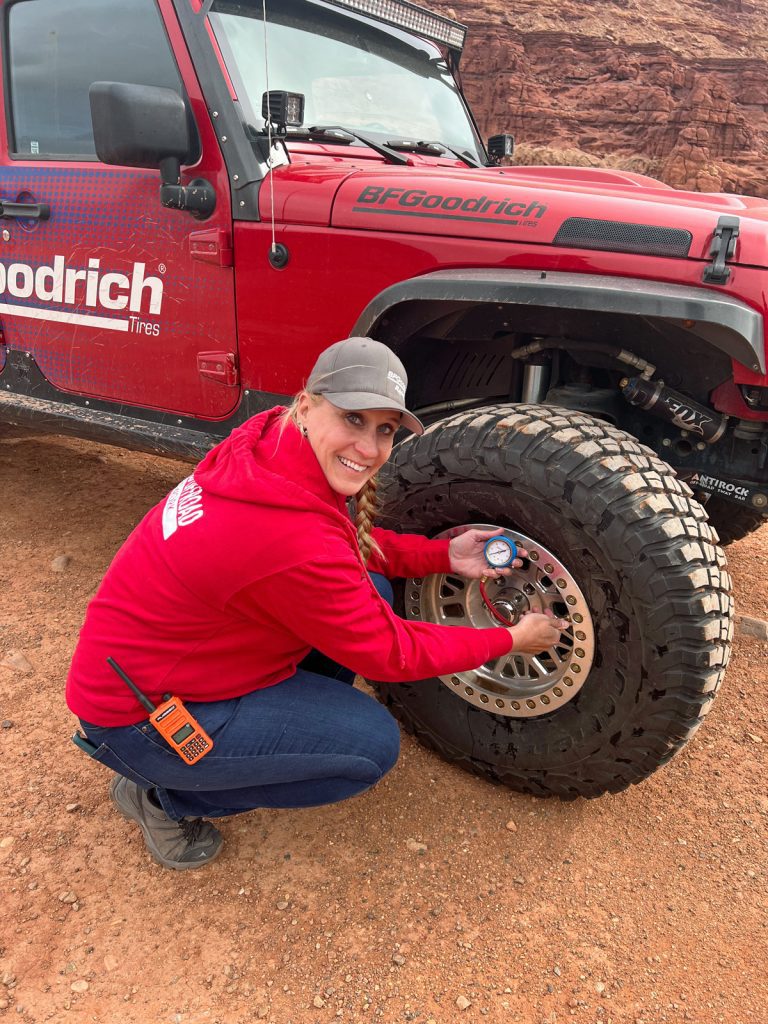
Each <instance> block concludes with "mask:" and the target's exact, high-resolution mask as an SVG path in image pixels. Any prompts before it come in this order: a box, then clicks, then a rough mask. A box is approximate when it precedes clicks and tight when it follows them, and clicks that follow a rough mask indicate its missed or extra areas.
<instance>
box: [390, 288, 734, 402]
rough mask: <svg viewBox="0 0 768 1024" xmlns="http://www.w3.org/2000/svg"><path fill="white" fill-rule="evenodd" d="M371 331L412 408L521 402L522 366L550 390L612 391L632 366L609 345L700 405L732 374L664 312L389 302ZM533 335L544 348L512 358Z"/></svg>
mask: <svg viewBox="0 0 768 1024" xmlns="http://www.w3.org/2000/svg"><path fill="white" fill-rule="evenodd" d="M371 333H373V334H374V336H375V337H377V338H379V339H380V340H381V341H384V342H386V343H387V344H389V345H391V346H392V347H393V348H395V349H396V350H397V351H398V353H399V354H400V357H401V359H402V360H403V362H404V364H405V366H406V369H407V370H408V374H409V400H410V401H411V403H412V404H413V406H414V407H415V408H424V407H428V406H430V405H431V404H434V403H440V402H446V401H460V400H470V399H477V400H478V402H479V401H482V400H483V399H488V398H500V397H503V398H505V399H511V400H513V401H519V400H520V398H521V393H522V387H523V376H524V370H525V365H526V364H530V363H534V364H542V365H545V366H547V367H548V369H549V387H550V388H552V387H557V386H561V385H572V386H573V385H576V386H579V385H580V386H584V387H589V388H600V389H612V390H614V391H615V390H616V389H617V384H618V381H619V380H620V379H621V377H623V376H626V375H627V374H631V373H632V370H631V368H630V367H628V366H627V365H626V364H622V362H621V361H620V360H618V359H617V358H616V357H615V355H613V351H614V350H615V353H618V352H620V351H621V350H624V351H628V352H631V353H632V354H633V355H635V356H638V357H640V358H641V359H644V360H646V361H647V362H649V363H651V364H652V365H653V366H654V367H656V371H655V376H656V377H657V378H660V379H663V380H664V381H665V383H666V384H667V385H668V386H669V387H673V388H678V389H680V390H682V391H684V392H685V394H687V395H689V396H690V397H692V398H696V399H698V400H699V401H702V402H706V401H707V399H708V396H709V394H710V392H711V391H712V390H713V389H714V388H715V387H717V386H718V385H719V384H721V383H722V382H723V381H724V380H727V379H729V378H730V376H731V360H730V357H729V356H728V355H727V354H726V353H725V352H723V351H722V350H721V349H718V348H715V347H713V346H712V345H711V344H710V343H708V342H707V341H706V340H705V339H703V338H702V337H699V336H697V335H695V334H692V333H691V332H690V331H689V330H688V329H687V328H686V326H685V325H684V324H682V323H679V322H675V321H671V320H668V319H664V318H662V317H649V316H637V315H634V314H628V313H616V312H596V311H584V310H568V309H554V308H548V307H545V306H528V305H516V304H502V303H494V302H448V301H445V302H436V301H419V300H414V301H406V302H402V303H400V304H399V305H397V306H395V307H393V308H391V309H389V310H388V311H387V313H386V315H385V316H384V317H382V318H381V320H380V321H379V322H378V323H377V324H376V325H375V330H374V331H372V332H371ZM534 339H541V340H542V341H543V346H542V347H543V351H541V352H540V353H539V354H537V355H535V356H532V357H531V358H529V359H525V360H518V359H515V358H511V356H512V353H513V352H514V351H515V350H516V349H517V350H519V349H521V348H522V347H523V346H527V345H529V344H530V343H531V342H532V341H533V340H534ZM547 341H550V342H551V343H552V345H551V347H549V346H547V344H546V343H547Z"/></svg>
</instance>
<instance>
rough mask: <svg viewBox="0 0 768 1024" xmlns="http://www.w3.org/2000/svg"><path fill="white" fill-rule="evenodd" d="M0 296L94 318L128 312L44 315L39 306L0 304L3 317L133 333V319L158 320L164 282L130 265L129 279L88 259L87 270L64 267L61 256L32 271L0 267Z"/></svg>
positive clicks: (21, 266)
mask: <svg viewBox="0 0 768 1024" xmlns="http://www.w3.org/2000/svg"><path fill="white" fill-rule="evenodd" d="M0 296H5V297H8V296H10V297H13V298H15V299H35V300H37V302H38V303H41V302H42V303H51V304H55V305H57V306H64V307H66V306H70V307H75V308H79V309H82V308H83V307H85V308H88V309H92V310H97V311H99V312H104V311H108V312H127V313H132V314H136V315H134V316H129V317H110V316H99V315H93V314H90V313H76V312H74V309H66V308H65V309H48V308H45V307H41V306H39V305H38V306H26V305H16V304H11V303H7V302H0V312H2V313H4V314H6V315H7V316H19V317H29V318H32V319H37V320H57V321H64V322H67V323H74V324H83V325H85V326H91V327H105V328H107V329H109V330H114V331H129V330H134V329H135V327H134V326H133V322H138V321H137V315H138V314H142V313H148V314H150V315H154V316H157V315H159V313H160V311H161V309H162V305H163V281H162V279H161V278H159V277H153V276H148V275H147V274H146V264H145V263H134V264H133V268H132V270H131V272H130V274H121V273H117V272H115V271H102V269H101V260H99V259H97V258H95V257H92V258H91V259H89V260H88V266H87V267H68V266H67V262H66V260H65V258H64V257H63V256H54V258H53V263H52V264H50V265H47V264H43V265H42V266H39V267H31V266H29V264H27V263H11V264H6V263H0Z"/></svg>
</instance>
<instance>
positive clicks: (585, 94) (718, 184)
mask: <svg viewBox="0 0 768 1024" xmlns="http://www.w3.org/2000/svg"><path fill="white" fill-rule="evenodd" d="M438 9H440V10H442V11H443V12H444V13H446V14H451V15H452V16H455V17H456V18H457V20H459V21H461V22H463V23H464V24H465V25H467V26H468V27H469V41H468V45H467V49H466V51H465V53H464V56H463V57H462V63H461V71H462V79H463V83H464V88H465V91H466V93H467V96H468V97H469V100H470V102H471V104H472V106H473V109H474V111H475V114H476V116H477V118H478V121H479V123H480V127H481V130H482V131H483V134H484V135H489V134H493V133H495V132H500V131H510V132H512V134H513V135H514V136H515V139H516V143H517V156H516V162H519V163H580V164H582V163H589V164H592V163H594V164H606V165H609V166H622V167H630V168H632V169H634V170H639V171H642V172H644V173H647V174H651V175H653V176H655V177H658V178H661V179H662V180H664V181H666V182H668V183H669V184H670V185H674V186H676V187H678V188H691V189H698V190H701V191H723V192H741V193H746V194H751V195H762V196H768V0H685V2H683V0H562V2H556V0H538V2H537V0H515V2H513V3H510V4H507V3H502V2H501V0H482V2H480V3H476V2H475V3H473V2H470V0H454V2H453V3H452V4H451V5H450V6H448V5H447V4H441V5H439V7H438Z"/></svg>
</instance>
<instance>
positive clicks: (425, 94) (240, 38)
mask: <svg viewBox="0 0 768 1024" xmlns="http://www.w3.org/2000/svg"><path fill="white" fill-rule="evenodd" d="M266 6H267V33H266V35H267V39H266V48H267V55H268V58H269V68H268V71H269V88H270V89H271V90H285V91H286V92H299V93H303V94H304V97H305V106H304V124H305V126H307V127H315V126H321V125H324V126H331V125H333V126H340V127H343V128H349V129H352V130H353V131H364V132H370V133H373V134H376V135H377V136H379V135H380V137H381V139H382V141H387V140H390V139H391V140H394V139H411V140H418V141H427V142H443V143H445V144H446V145H447V146H450V147H452V148H453V149H456V150H459V151H464V150H468V151H469V152H470V153H471V154H472V155H473V156H475V157H476V158H478V159H482V158H483V154H482V152H481V150H480V149H479V142H478V139H477V136H476V134H475V131H474V128H473V126H472V122H471V120H470V118H469V115H468V114H467V111H466V109H465V107H464V103H463V101H462V99H461V97H460V95H459V92H458V90H457V88H456V84H455V82H454V81H453V78H452V76H451V74H450V72H449V71H448V68H447V65H446V63H445V60H444V58H443V55H442V53H441V52H440V50H439V49H438V47H437V46H435V45H434V44H433V43H431V42H428V41H426V40H423V39H419V38H418V37H417V36H413V35H410V34H409V33H407V32H404V31H401V30H400V29H397V28H391V27H389V26H385V25H379V24H377V23H376V22H373V21H369V20H367V19H365V18H362V17H358V16H357V15H355V14H352V13H342V12H341V11H339V10H338V9H337V8H333V7H330V6H327V5H325V4H322V3H317V2H314V0H266ZM210 20H211V25H212V26H213V30H214V33H215V34H216V40H217V42H218V44H219V47H220V49H221V51H222V54H223V55H224V60H225V62H226V65H227V70H228V71H229V74H230V77H231V79H232V81H233V84H234V86H235V89H236V91H237V95H238V99H239V100H240V103H241V105H242V107H243V112H244V114H245V116H246V118H247V119H248V121H249V122H250V123H251V124H253V125H254V127H256V128H257V129H261V128H262V127H263V125H264V120H263V118H262V117H261V97H262V94H263V93H264V92H266V90H267V69H266V67H265V60H264V23H263V18H262V0H251V2H249V3H248V2H246V3H234V2H230V0H215V2H214V4H213V7H212V9H211V13H210ZM289 135H290V129H289Z"/></svg>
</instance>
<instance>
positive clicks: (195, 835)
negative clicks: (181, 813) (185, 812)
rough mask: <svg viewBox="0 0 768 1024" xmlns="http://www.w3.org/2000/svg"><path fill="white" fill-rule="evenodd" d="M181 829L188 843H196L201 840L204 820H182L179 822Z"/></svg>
mask: <svg viewBox="0 0 768 1024" xmlns="http://www.w3.org/2000/svg"><path fill="white" fill-rule="evenodd" d="M179 828H180V829H181V831H182V833H183V834H184V838H185V839H186V840H187V842H188V843H190V844H192V843H196V842H197V840H198V839H199V838H200V833H201V832H202V830H203V819H202V818H182V820H181V821H180V822H179Z"/></svg>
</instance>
